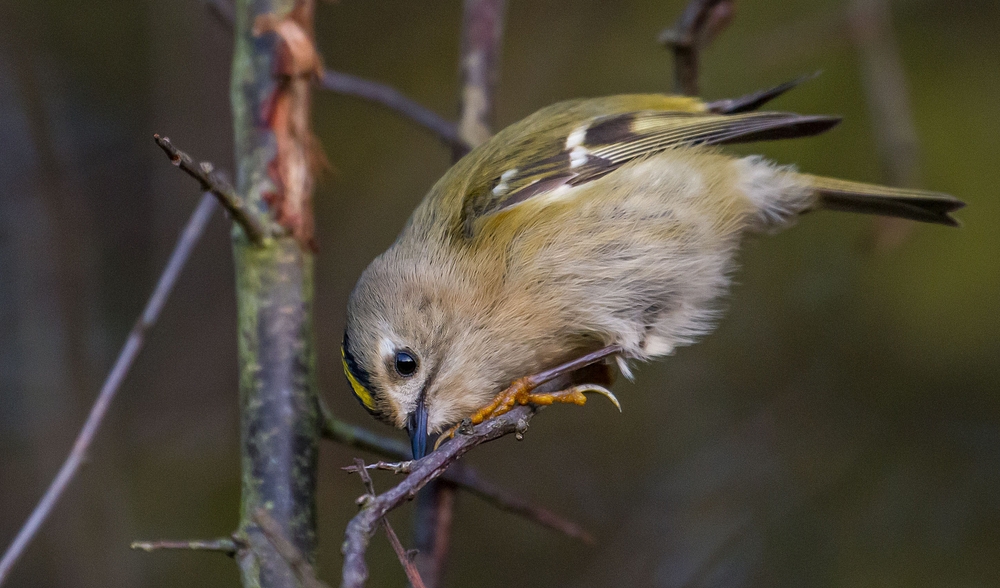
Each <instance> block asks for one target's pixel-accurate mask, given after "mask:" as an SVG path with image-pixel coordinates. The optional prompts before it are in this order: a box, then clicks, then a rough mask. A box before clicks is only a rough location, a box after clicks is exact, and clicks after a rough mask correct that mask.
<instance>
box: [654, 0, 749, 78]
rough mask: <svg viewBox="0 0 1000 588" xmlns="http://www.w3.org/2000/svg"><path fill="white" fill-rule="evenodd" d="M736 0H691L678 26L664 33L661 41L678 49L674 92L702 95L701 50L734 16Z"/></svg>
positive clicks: (676, 50) (676, 52)
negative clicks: (700, 86) (699, 72)
mask: <svg viewBox="0 0 1000 588" xmlns="http://www.w3.org/2000/svg"><path fill="white" fill-rule="evenodd" d="M735 4H736V0H691V1H690V2H688V4H687V6H686V7H685V8H684V12H682V13H681V16H680V18H678V19H677V22H676V23H674V26H673V27H671V28H669V29H666V30H664V31H663V32H662V33H660V39H659V40H660V43H661V44H663V45H665V46H667V47H669V48H670V49H671V50H672V51H673V52H674V91H676V92H678V93H680V94H686V95H688V96H697V95H698V53H699V52H700V51H701V50H702V49H704V48H705V47H707V46H708V44H709V43H711V42H712V39H714V38H715V36H716V35H718V34H719V33H720V32H722V30H723V29H724V28H726V26H727V25H728V24H729V21H730V20H731V19H732V17H733V10H734V9H735Z"/></svg>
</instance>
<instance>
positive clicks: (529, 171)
mask: <svg viewBox="0 0 1000 588" xmlns="http://www.w3.org/2000/svg"><path fill="white" fill-rule="evenodd" d="M838 122H840V118H838V117H832V116H806V115H800V114H795V113H788V112H737V113H734V114H723V113H716V112H710V111H708V110H704V111H700V112H698V111H696V112H692V111H683V112H681V111H662V110H644V111H638V112H618V113H614V114H607V115H603V116H596V117H595V116H591V117H584V118H582V119H576V120H570V121H566V122H565V124H563V125H561V126H560V130H559V131H558V132H554V133H551V132H550V133H546V134H545V135H544V137H545V138H543V139H540V142H541V144H538V143H537V142H529V141H527V139H528V138H527V137H517V139H518V140H519V142H520V143H521V144H530V145H531V150H530V152H526V153H525V155H524V156H523V157H521V158H520V159H518V158H513V159H512V158H510V157H505V158H504V160H503V161H502V162H497V161H492V160H491V158H486V159H484V160H483V161H482V164H481V165H482V166H483V168H486V166H490V167H489V168H486V169H498V170H501V171H500V175H498V176H497V177H495V178H494V179H493V180H492V181H491V182H490V181H488V182H486V184H485V185H482V184H480V185H479V186H478V188H477V189H476V190H473V191H471V192H470V193H469V194H467V195H466V196H465V201H464V205H463V218H462V224H463V226H464V229H465V230H464V232H465V235H466V236H467V237H468V236H471V235H472V233H473V225H474V223H475V222H476V221H477V220H478V219H480V218H482V217H484V216H487V215H490V214H494V213H496V212H499V211H502V210H504V209H506V208H510V207H511V206H515V205H517V204H520V203H522V202H525V201H527V200H529V199H531V198H534V197H536V196H539V195H542V194H545V193H547V192H550V191H552V190H555V189H557V188H559V187H561V186H566V185H569V186H579V185H582V184H585V183H587V182H591V181H594V180H596V179H598V178H601V177H603V176H605V175H607V174H609V173H611V172H613V171H615V170H616V169H618V168H620V167H621V166H623V165H625V164H627V163H628V162H630V161H634V160H636V159H640V158H643V157H648V156H649V155H653V154H656V153H660V152H662V151H665V150H667V149H673V148H678V147H692V146H696V145H727V144H733V143H745V142H751V141H770V140H778V139H790V138H795V137H806V136H811V135H816V134H819V133H822V132H824V131H826V130H828V129H830V128H831V127H833V126H834V125H836V124H837V123H838ZM526 132H530V131H526ZM507 139H508V140H510V137H507ZM504 167H506V168H507V169H503V168H504Z"/></svg>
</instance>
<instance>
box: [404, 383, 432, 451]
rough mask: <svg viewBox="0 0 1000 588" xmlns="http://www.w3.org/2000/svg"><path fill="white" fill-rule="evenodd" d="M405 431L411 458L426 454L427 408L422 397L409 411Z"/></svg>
mask: <svg viewBox="0 0 1000 588" xmlns="http://www.w3.org/2000/svg"><path fill="white" fill-rule="evenodd" d="M406 432H407V433H409V434H410V448H411V449H412V450H413V459H420V458H421V457H423V456H425V455H427V408H426V407H424V399H423V398H421V399H420V400H418V401H417V408H416V409H414V410H413V412H412V413H410V418H409V419H408V420H407V421H406Z"/></svg>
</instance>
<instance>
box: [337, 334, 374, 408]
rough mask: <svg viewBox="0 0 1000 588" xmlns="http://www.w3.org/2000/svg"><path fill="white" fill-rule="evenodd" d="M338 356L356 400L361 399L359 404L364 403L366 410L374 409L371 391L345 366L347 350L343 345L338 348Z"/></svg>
mask: <svg viewBox="0 0 1000 588" xmlns="http://www.w3.org/2000/svg"><path fill="white" fill-rule="evenodd" d="M340 358H341V361H342V362H343V364H344V375H346V376H347V381H348V382H350V383H351V388H352V389H353V390H354V395H355V396H357V397H358V400H360V401H361V404H364V405H365V408H367V409H368V410H375V399H374V398H372V394H371V392H369V391H368V390H367V389H366V388H365V387H364V386H362V385H361V382H359V381H358V379H357V378H355V377H354V374H352V373H351V370H350V368H348V367H347V352H346V351H344V348H343V346H341V348H340Z"/></svg>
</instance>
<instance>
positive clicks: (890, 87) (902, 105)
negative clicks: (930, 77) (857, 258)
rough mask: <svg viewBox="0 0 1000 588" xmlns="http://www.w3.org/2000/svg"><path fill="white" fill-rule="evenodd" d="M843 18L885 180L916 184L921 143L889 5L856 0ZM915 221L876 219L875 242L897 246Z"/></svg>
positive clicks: (871, 0)
mask: <svg viewBox="0 0 1000 588" xmlns="http://www.w3.org/2000/svg"><path fill="white" fill-rule="evenodd" d="M847 22H848V36H849V38H850V40H851V42H852V44H853V45H854V48H855V50H856V51H857V53H858V57H859V58H860V60H861V73H862V79H863V81H864V86H863V87H864V90H865V99H866V101H867V102H868V110H869V111H870V113H871V119H872V124H873V126H874V127H875V129H874V130H875V133H874V134H875V141H876V144H877V146H878V152H879V157H880V159H881V162H882V168H883V169H884V171H885V175H886V179H887V180H888V181H889V183H891V184H893V185H896V186H909V187H915V186H917V185H918V184H919V183H920V164H919V162H920V142H919V140H918V139H917V130H916V126H915V125H914V122H913V109H912V108H911V107H910V98H909V90H908V89H907V84H906V73H905V71H904V67H903V58H902V57H901V56H900V54H899V48H898V46H897V45H896V40H895V35H894V33H893V30H892V16H891V14H890V12H889V5H888V3H887V2H886V1H885V0H854V2H853V4H852V6H851V10H850V13H849V15H848V21H847ZM913 224H914V223H911V222H907V221H905V220H902V219H894V218H885V217H882V218H879V219H877V221H876V225H875V226H876V230H875V240H876V244H877V246H879V247H882V248H885V247H894V246H896V245H899V244H900V243H901V242H902V241H903V239H905V238H906V236H907V235H908V234H909V231H910V229H911V228H912V227H913Z"/></svg>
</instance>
